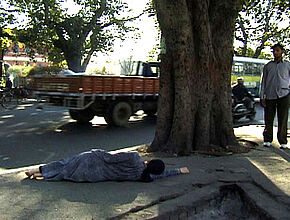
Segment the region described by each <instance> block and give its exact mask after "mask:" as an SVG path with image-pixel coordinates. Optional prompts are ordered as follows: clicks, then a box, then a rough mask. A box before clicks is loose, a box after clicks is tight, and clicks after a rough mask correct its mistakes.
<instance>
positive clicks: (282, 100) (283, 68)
mask: <svg viewBox="0 0 290 220" xmlns="http://www.w3.org/2000/svg"><path fill="white" fill-rule="evenodd" d="M272 50H273V56H274V61H270V62H269V63H267V64H266V65H265V66H264V69H263V75H262V79H261V89H260V99H261V105H262V106H263V107H264V119H265V129H264V132H263V136H264V146H266V147H269V146H271V142H272V141H273V123H274V118H275V114H276V110H277V117H278V133H277V137H278V141H279V144H280V148H281V149H290V147H289V146H288V145H287V126H288V110H289V99H290V96H289V87H290V63H289V62H287V61H285V60H283V53H284V48H283V46H282V45H281V44H275V45H274V46H273V47H272Z"/></svg>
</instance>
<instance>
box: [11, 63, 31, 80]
mask: <svg viewBox="0 0 290 220" xmlns="http://www.w3.org/2000/svg"><path fill="white" fill-rule="evenodd" d="M31 69H32V67H28V66H18V65H14V66H11V67H9V68H8V70H7V72H8V75H12V76H13V77H14V78H16V77H26V76H28V74H29V72H30V71H31Z"/></svg>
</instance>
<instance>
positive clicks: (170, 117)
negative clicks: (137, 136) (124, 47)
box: [149, 0, 238, 154]
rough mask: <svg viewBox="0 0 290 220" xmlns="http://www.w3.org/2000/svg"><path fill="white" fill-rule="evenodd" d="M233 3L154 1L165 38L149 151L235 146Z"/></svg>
mask: <svg viewBox="0 0 290 220" xmlns="http://www.w3.org/2000/svg"><path fill="white" fill-rule="evenodd" d="M237 2H238V1H237V0H221V1H216V0H180V1H175V0H155V6H156V10H157V18H158V21H159V24H160V28H161V32H162V35H163V37H164V38H165V44H166V53H165V54H163V55H162V56H161V61H162V65H161V76H160V90H159V103H158V118H157V129H156V133H155V138H154V141H153V142H152V144H151V146H150V148H149V150H151V151H166V152H170V153H173V154H188V153H190V152H191V151H192V150H210V149H211V148H212V147H213V146H215V145H218V146H222V147H226V146H229V145H237V140H236V138H235V135H234V132H233V128H232V117H231V96H230V81H231V79H230V72H231V64H232V56H233V47H232V45H233V33H234V21H235V18H236V16H237V11H236V8H237Z"/></svg>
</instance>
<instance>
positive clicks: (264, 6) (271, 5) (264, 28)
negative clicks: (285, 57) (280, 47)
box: [235, 0, 290, 57]
mask: <svg viewBox="0 0 290 220" xmlns="http://www.w3.org/2000/svg"><path fill="white" fill-rule="evenodd" d="M289 17H290V8H289V0H267V1H266V0H264V1H260V0H244V1H243V7H242V9H241V11H240V13H239V16H238V18H237V21H236V32H235V37H236V40H237V41H240V42H242V43H243V48H242V49H243V50H242V51H241V52H242V54H241V55H243V56H246V55H247V53H248V48H249V47H253V46H254V45H255V46H256V49H255V51H254V54H252V55H251V56H252V57H260V54H261V52H262V50H263V49H264V48H265V47H266V46H271V45H273V44H274V43H276V42H280V43H282V44H284V45H289V43H290V40H289V35H290V27H289ZM281 24H285V25H284V27H281Z"/></svg>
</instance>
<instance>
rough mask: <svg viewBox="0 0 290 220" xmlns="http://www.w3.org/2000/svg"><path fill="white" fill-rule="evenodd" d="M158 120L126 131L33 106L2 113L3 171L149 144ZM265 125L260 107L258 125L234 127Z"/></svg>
mask: <svg viewBox="0 0 290 220" xmlns="http://www.w3.org/2000/svg"><path fill="white" fill-rule="evenodd" d="M155 123H156V120H155V119H152V118H151V119H149V118H147V119H146V118H145V117H142V116H141V115H140V116H135V117H131V119H130V123H129V126H128V127H126V128H112V127H108V126H107V124H106V122H105V121H104V119H103V118H100V117H95V118H94V119H93V120H92V123H90V124H87V125H79V124H77V123H76V122H75V121H74V120H72V119H70V116H69V114H68V112H67V110H66V109H65V108H58V107H45V108H44V109H43V110H39V109H37V106H36V105H35V104H33V103H27V104H23V105H20V106H19V107H18V108H17V109H16V110H13V111H7V110H4V109H1V110H0V125H1V126H0V138H1V141H0V169H1V168H2V169H9V168H16V167H24V166H29V165H32V164H40V163H46V162H49V161H51V160H57V159H60V158H63V157H67V156H69V155H73V154H76V153H79V152H82V151H86V150H88V149H91V148H102V149H105V150H115V149H120V148H124V147H128V146H129V147H130V146H135V145H141V144H146V143H150V142H151V141H152V140H153V138H154V134H155ZM249 124H263V113H262V109H261V107H259V106H258V107H257V116H256V120H255V121H252V122H251V121H249V120H247V119H241V120H240V121H239V122H238V123H236V124H235V125H234V127H240V126H244V125H249Z"/></svg>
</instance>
